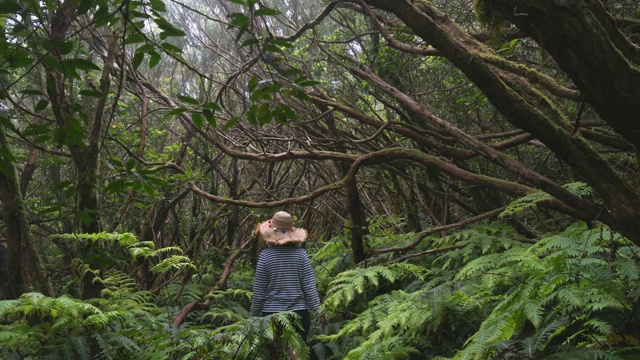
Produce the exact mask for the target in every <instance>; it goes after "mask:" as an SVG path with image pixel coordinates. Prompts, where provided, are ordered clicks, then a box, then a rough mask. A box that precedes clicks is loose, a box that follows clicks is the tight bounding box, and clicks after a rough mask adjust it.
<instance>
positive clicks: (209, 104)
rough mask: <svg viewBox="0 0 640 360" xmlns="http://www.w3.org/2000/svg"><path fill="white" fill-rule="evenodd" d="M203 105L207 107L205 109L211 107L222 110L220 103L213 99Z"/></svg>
mask: <svg viewBox="0 0 640 360" xmlns="http://www.w3.org/2000/svg"><path fill="white" fill-rule="evenodd" d="M202 107H203V108H205V109H211V110H213V111H220V110H222V107H220V104H218V103H217V102H213V101H211V102H208V103H206V104H204V105H202Z"/></svg>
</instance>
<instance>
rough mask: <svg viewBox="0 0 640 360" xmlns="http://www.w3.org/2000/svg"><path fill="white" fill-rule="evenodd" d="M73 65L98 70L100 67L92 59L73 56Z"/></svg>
mask: <svg viewBox="0 0 640 360" xmlns="http://www.w3.org/2000/svg"><path fill="white" fill-rule="evenodd" d="M73 60H74V63H75V66H76V67H77V68H78V69H80V70H100V67H99V66H98V65H96V64H95V63H93V62H92V61H89V60H85V59H81V58H75V59H73Z"/></svg>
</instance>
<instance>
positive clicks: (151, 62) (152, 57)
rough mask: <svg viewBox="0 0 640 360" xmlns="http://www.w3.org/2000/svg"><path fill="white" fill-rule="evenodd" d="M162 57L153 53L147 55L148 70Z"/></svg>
mask: <svg viewBox="0 0 640 360" xmlns="http://www.w3.org/2000/svg"><path fill="white" fill-rule="evenodd" d="M160 59H162V57H161V56H160V54H158V53H157V52H155V51H152V52H150V53H149V69H153V68H154V67H155V66H156V65H158V63H159V62H160Z"/></svg>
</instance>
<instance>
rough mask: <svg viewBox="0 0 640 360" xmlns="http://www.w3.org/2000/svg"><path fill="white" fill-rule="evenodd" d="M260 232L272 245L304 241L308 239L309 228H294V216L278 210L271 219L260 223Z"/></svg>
mask: <svg viewBox="0 0 640 360" xmlns="http://www.w3.org/2000/svg"><path fill="white" fill-rule="evenodd" d="M258 232H259V233H260V235H262V238H264V241H266V242H267V243H268V244H272V245H284V244H288V243H302V242H304V241H305V240H306V239H307V230H305V229H302V228H298V229H297V228H294V227H293V217H292V216H291V214H289V213H288V212H285V211H278V212H277V213H275V214H273V217H272V218H271V220H267V221H265V222H263V223H260V224H259V225H258Z"/></svg>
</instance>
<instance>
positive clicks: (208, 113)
mask: <svg viewBox="0 0 640 360" xmlns="http://www.w3.org/2000/svg"><path fill="white" fill-rule="evenodd" d="M202 114H204V118H205V119H206V120H207V123H208V124H209V125H211V126H213V127H217V126H218V123H217V122H216V118H215V116H213V111H211V110H209V109H203V110H202Z"/></svg>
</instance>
